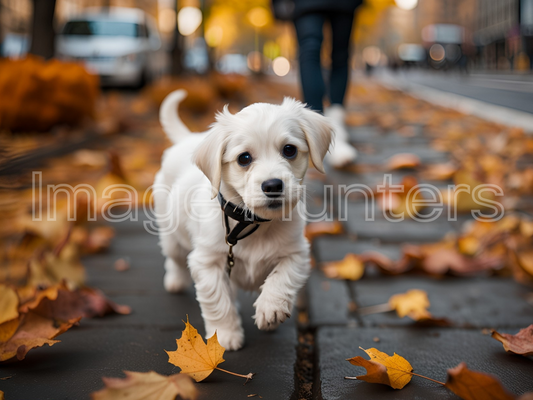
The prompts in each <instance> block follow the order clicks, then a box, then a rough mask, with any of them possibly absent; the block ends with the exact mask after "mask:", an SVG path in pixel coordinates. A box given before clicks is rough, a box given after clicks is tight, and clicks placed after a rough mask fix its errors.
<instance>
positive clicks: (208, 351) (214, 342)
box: [165, 316, 255, 383]
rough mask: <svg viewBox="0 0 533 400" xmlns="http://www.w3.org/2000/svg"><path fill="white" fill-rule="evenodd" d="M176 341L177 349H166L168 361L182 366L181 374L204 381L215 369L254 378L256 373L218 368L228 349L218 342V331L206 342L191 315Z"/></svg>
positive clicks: (249, 378) (247, 379) (248, 378)
mask: <svg viewBox="0 0 533 400" xmlns="http://www.w3.org/2000/svg"><path fill="white" fill-rule="evenodd" d="M176 343H177V344H178V348H177V349H176V350H175V351H167V350H165V351H166V353H167V354H168V362H169V363H171V364H174V365H175V366H177V367H180V368H181V372H180V374H188V375H189V376H191V377H192V378H193V379H194V380H195V381H196V382H200V381H203V380H204V379H205V378H207V377H208V376H209V375H211V372H213V371H214V370H215V369H218V370H219V371H222V372H225V373H227V374H231V375H235V376H239V377H241V378H245V379H246V382H248V381H249V380H251V379H253V377H254V375H255V374H253V373H251V372H250V373H249V374H248V375H241V374H236V373H235V372H230V371H226V370H225V369H222V368H218V365H219V364H220V363H223V362H224V359H223V358H222V356H223V355H224V351H225V350H226V349H224V347H222V346H221V345H220V343H218V339H217V333H216V332H215V333H214V335H213V336H211V337H210V338H209V339H207V344H206V343H205V342H204V340H203V339H202V337H201V336H200V334H199V333H198V331H197V330H196V329H195V328H194V327H193V326H192V325H191V324H190V323H189V316H187V322H185V329H184V330H183V332H182V333H181V338H179V339H176ZM246 382H245V383H246Z"/></svg>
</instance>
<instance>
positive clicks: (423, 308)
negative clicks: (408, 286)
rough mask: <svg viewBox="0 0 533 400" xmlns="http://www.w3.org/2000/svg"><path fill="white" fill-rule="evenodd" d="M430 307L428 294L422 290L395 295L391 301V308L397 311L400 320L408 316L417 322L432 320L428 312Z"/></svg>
mask: <svg viewBox="0 0 533 400" xmlns="http://www.w3.org/2000/svg"><path fill="white" fill-rule="evenodd" d="M429 305H430V303H429V299H428V295H427V293H426V292H425V291H423V290H420V289H412V290H409V291H408V292H406V293H400V294H395V295H394V296H392V297H391V298H390V299H389V306H390V307H391V309H393V310H396V313H397V314H398V316H399V317H400V318H403V317H405V316H406V315H407V316H409V317H410V318H412V319H414V320H415V321H418V320H421V319H426V318H431V314H430V313H429V311H427V308H428V307H429Z"/></svg>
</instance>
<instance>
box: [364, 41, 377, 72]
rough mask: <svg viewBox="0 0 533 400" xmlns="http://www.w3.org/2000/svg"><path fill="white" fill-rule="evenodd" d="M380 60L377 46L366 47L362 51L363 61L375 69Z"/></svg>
mask: <svg viewBox="0 0 533 400" xmlns="http://www.w3.org/2000/svg"><path fill="white" fill-rule="evenodd" d="M380 60H381V50H380V49H379V47H377V46H368V47H365V48H364V50H363V61H364V62H365V63H367V64H368V65H370V66H372V67H376V66H377V65H378V64H379V62H380Z"/></svg>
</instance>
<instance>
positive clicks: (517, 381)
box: [307, 127, 533, 400]
mask: <svg viewBox="0 0 533 400" xmlns="http://www.w3.org/2000/svg"><path fill="white" fill-rule="evenodd" d="M421 134H422V133H421V132H420V131H419V134H418V135H417V136H414V137H411V138H406V137H401V136H400V135H398V134H396V133H394V132H387V133H383V132H380V131H378V130H376V129H374V128H373V127H364V128H359V129H356V130H353V131H352V132H351V140H352V143H353V144H354V145H355V146H356V147H362V146H361V145H364V146H367V147H370V148H371V149H372V154H369V155H367V154H365V153H364V152H363V153H362V154H361V156H360V157H359V163H360V164H378V165H379V164H381V165H384V164H385V163H386V161H387V159H388V158H389V157H390V156H391V155H393V154H398V153H404V152H409V153H415V154H417V155H419V156H420V157H421V159H422V161H423V164H426V165H427V164H431V163H440V162H443V161H445V160H446V159H447V155H446V154H443V153H438V152H435V151H434V150H432V149H430V148H429V143H428V142H426V141H425V138H424V137H423V136H421ZM405 174H406V173H405V172H394V173H393V176H392V183H398V182H399V181H401V179H402V178H403V177H404V176H405ZM408 174H409V175H414V176H415V177H416V178H417V180H418V182H419V183H433V184H435V183H434V182H427V181H424V179H423V178H422V177H421V176H419V174H418V173H417V172H416V171H409V172H408ZM326 183H329V184H332V185H334V186H338V185H350V184H354V183H364V184H367V185H369V186H370V187H371V188H375V187H376V185H378V184H382V183H383V173H363V174H353V173H347V172H343V171H333V170H332V171H328V176H327V180H326ZM448 183H450V184H452V182H444V183H443V182H440V183H437V184H436V185H437V186H443V185H446V184H448ZM315 186H316V185H315ZM334 193H335V190H334ZM315 195H316V196H319V195H320V193H315ZM347 202H348V204H347V210H348V211H347V214H348V219H347V221H346V222H345V223H344V225H345V230H346V234H345V235H344V236H330V237H327V236H326V237H321V238H318V239H316V240H315V242H314V246H313V249H314V255H315V257H316V260H317V262H318V263H319V264H320V263H321V262H324V261H332V260H340V259H342V258H343V257H344V256H345V255H346V254H347V253H357V254H358V253H362V252H365V251H377V252H380V253H383V254H385V255H387V256H388V257H390V258H391V259H393V260H394V259H398V258H399V257H400V255H401V245H402V244H404V243H406V242H408V243H424V242H434V241H438V240H440V239H442V238H443V237H444V236H445V235H446V234H447V233H449V232H458V231H459V230H460V229H461V227H462V225H463V223H464V222H466V221H468V220H470V218H468V217H464V216H463V217H462V218H461V221H462V223H461V222H448V221H447V220H446V218H438V219H437V220H436V221H434V222H431V223H428V222H415V221H413V220H405V221H402V222H389V221H387V220H386V219H385V218H384V217H383V215H382V214H380V213H381V212H380V211H379V210H376V218H375V221H373V222H369V221H365V220H364V216H365V204H364V199H363V198H361V199H357V198H355V199H352V198H350V199H348V200H347ZM315 203H318V202H317V201H315ZM333 203H334V204H339V201H338V199H337V198H334V202H333ZM341 204H342V203H341ZM414 288H418V289H423V290H425V291H426V292H427V293H428V295H429V299H430V301H431V312H432V314H433V315H434V316H436V317H445V318H448V319H449V320H451V321H452V323H453V328H423V327H418V326H416V325H414V324H413V323H412V322H410V321H409V320H408V318H404V319H399V318H398V317H397V316H396V315H395V314H394V313H381V314H373V315H364V316H363V315H358V314H357V313H356V312H351V311H350V310H354V309H357V308H360V307H366V306H371V305H377V304H383V303H386V302H387V300H388V299H389V297H390V296H391V295H393V294H396V293H402V292H405V291H407V290H409V289H414ZM531 293H532V288H531V287H526V286H523V285H520V284H518V283H516V282H514V281H513V280H511V279H505V278H489V277H485V278H483V277H475V278H452V277H445V278H441V279H434V278H430V277H421V276H395V277H390V276H389V277H387V276H381V275H379V274H377V273H374V274H372V273H370V274H367V276H365V277H364V278H363V279H361V280H360V281H357V282H345V281H338V280H331V279H328V278H326V277H325V276H324V275H323V274H322V273H321V272H320V271H318V270H315V271H313V274H312V276H311V279H310V280H309V283H308V285H307V298H308V301H309V304H308V308H309V319H310V321H309V325H310V329H312V330H313V332H314V333H315V352H316V357H315V358H316V364H315V380H314V382H313V383H314V385H313V399H317V400H334V399H372V400H379V399H384V400H385V399H386V400H393V399H410V400H411V399H420V400H422V399H423V400H427V399H457V398H458V397H457V396H455V395H454V394H452V393H451V392H449V391H447V390H446V389H445V388H443V387H440V385H438V384H434V383H432V382H430V381H426V380H424V379H419V378H416V377H415V378H413V379H412V381H411V383H409V385H407V386H406V387H405V388H404V389H402V390H401V391H399V390H394V389H391V388H389V387H387V386H384V385H376V384H369V383H366V382H363V381H353V380H349V381H348V380H344V379H343V378H344V377H345V376H356V375H362V374H364V372H365V371H364V369H363V368H358V367H355V366H352V365H351V364H349V363H348V362H347V361H345V359H347V358H351V357H354V356H357V355H360V356H364V355H365V354H364V353H363V352H362V351H361V350H360V349H359V346H361V347H363V348H370V347H378V348H379V349H380V350H381V351H384V352H386V353H388V354H391V355H392V354H393V353H397V354H400V355H402V356H404V357H405V358H406V359H408V360H409V361H410V363H411V364H412V366H413V368H414V370H415V372H417V373H420V374H423V375H426V376H429V377H431V378H433V379H436V380H440V381H445V380H446V370H447V369H448V368H452V367H455V366H456V365H458V364H459V363H460V362H463V361H464V362H466V363H467V365H468V366H469V368H471V369H475V370H479V371H484V372H487V373H491V374H494V375H496V376H498V377H499V378H500V380H501V381H502V383H503V384H504V385H505V386H506V387H507V388H508V389H509V390H510V391H511V392H513V393H515V394H517V395H519V394H522V393H525V392H528V391H533V360H532V359H531V358H526V357H521V356H516V355H510V354H507V353H505V352H504V350H503V348H502V346H501V344H500V343H499V342H497V341H495V340H494V339H492V338H491V337H490V335H487V333H486V331H485V332H483V330H484V329H485V330H486V329H501V330H503V331H505V332H509V333H516V332H518V330H519V329H520V328H524V327H526V326H528V325H530V324H532V323H533V305H532V304H531V303H530V302H529V303H528V301H527V296H528V295H529V296H531Z"/></svg>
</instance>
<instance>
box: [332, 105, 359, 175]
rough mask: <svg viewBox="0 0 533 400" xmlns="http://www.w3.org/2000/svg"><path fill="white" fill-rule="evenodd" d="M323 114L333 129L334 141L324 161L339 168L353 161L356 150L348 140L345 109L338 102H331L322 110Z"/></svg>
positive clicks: (355, 156)
mask: <svg viewBox="0 0 533 400" xmlns="http://www.w3.org/2000/svg"><path fill="white" fill-rule="evenodd" d="M324 115H325V116H326V117H328V118H329V119H330V120H331V123H332V125H333V130H334V131H335V142H334V143H332V144H331V146H330V148H329V152H328V153H327V154H326V158H325V160H326V162H327V163H328V164H329V165H331V166H333V167H335V168H341V167H344V166H346V165H348V164H350V163H352V162H354V161H355V159H356V158H357V150H356V149H355V148H354V147H353V146H352V145H351V144H350V143H349V142H348V139H349V136H348V131H347V130H346V124H345V122H344V121H345V119H346V110H345V109H344V107H343V106H341V105H340V104H333V105H332V106H331V107H328V108H326V109H325V110H324Z"/></svg>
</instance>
